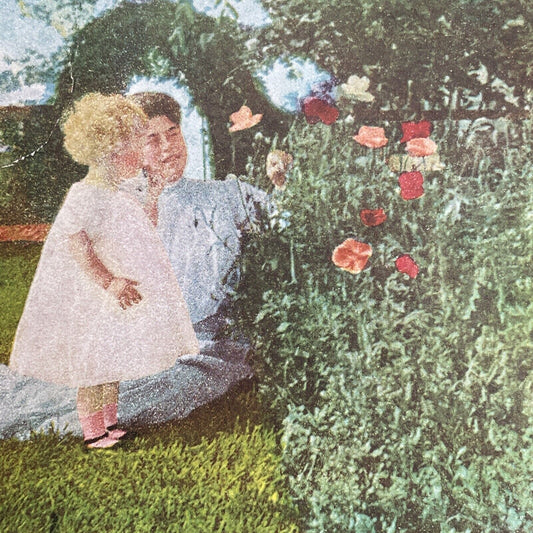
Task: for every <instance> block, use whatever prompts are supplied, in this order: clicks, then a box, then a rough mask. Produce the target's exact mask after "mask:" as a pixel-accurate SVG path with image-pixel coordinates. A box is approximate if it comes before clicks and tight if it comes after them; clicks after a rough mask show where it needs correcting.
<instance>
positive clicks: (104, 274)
mask: <svg viewBox="0 0 533 533" xmlns="http://www.w3.org/2000/svg"><path fill="white" fill-rule="evenodd" d="M69 249H70V252H71V253H72V255H73V256H74V258H75V259H76V261H77V263H78V264H79V265H80V267H81V268H82V270H83V271H84V272H85V273H86V274H87V275H88V276H89V277H90V278H91V280H93V281H94V282H95V283H97V284H98V285H100V287H102V288H103V289H104V290H106V291H109V292H110V293H111V294H113V296H115V298H116V299H117V300H118V303H119V304H120V306H121V307H122V309H126V307H130V306H131V305H133V304H136V303H139V302H140V301H141V299H142V296H141V295H140V293H139V292H138V291H137V289H136V288H135V285H137V284H138V282H137V281H133V280H131V279H127V278H119V277H115V276H114V275H113V274H112V272H110V271H109V270H108V269H107V267H106V266H105V265H104V263H102V261H101V260H100V258H99V257H98V256H97V255H96V252H95V250H94V246H93V243H92V241H91V239H90V238H89V235H87V232H86V231H84V230H81V231H78V233H75V234H74V235H70V237H69Z"/></svg>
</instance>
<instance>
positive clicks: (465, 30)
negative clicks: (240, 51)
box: [257, 0, 533, 111]
mask: <svg viewBox="0 0 533 533" xmlns="http://www.w3.org/2000/svg"><path fill="white" fill-rule="evenodd" d="M265 6H266V7H267V8H268V10H269V14H270V17H271V19H272V25H270V26H267V27H265V28H264V30H263V31H262V32H261V34H260V35H259V43H258V46H257V50H258V51H259V52H258V53H260V55H261V57H263V58H264V56H265V55H267V57H273V58H275V57H284V56H287V55H289V54H292V55H297V56H301V57H307V58H310V59H313V60H315V61H316V62H317V63H318V64H319V65H320V66H322V67H323V68H325V69H327V70H329V71H330V72H331V73H332V74H334V75H335V76H337V77H338V78H340V79H341V80H342V81H345V80H346V78H347V77H348V76H349V75H351V74H359V75H362V74H365V75H367V76H369V77H370V78H371V80H372V81H373V82H374V83H376V84H377V83H378V80H379V85H375V86H374V87H377V88H378V89H379V95H378V97H377V100H376V104H378V105H387V106H389V107H390V108H392V109H399V108H403V107H407V108H410V109H415V110H419V111H420V110H421V109H424V107H423V103H424V102H426V103H427V104H428V106H429V107H428V108H429V109H446V108H448V107H449V105H450V103H451V101H452V100H454V99H455V100H456V102H457V104H458V107H462V106H467V105H470V104H471V103H472V99H473V98H474V97H477V96H478V95H480V94H482V96H483V97H482V101H480V103H482V104H483V105H484V106H485V107H486V108H487V107H489V108H490V107H492V106H489V105H488V104H489V102H492V105H495V106H496V107H497V108H498V109H501V108H502V107H506V108H507V109H511V108H513V106H515V105H516V106H518V107H519V106H521V105H523V104H524V101H525V100H527V99H528V98H531V90H532V85H531V73H532V71H531V68H532V66H531V61H530V58H531V53H532V51H533V50H532V44H531V38H530V35H531V17H530V16H529V15H528V13H527V8H526V3H524V2H516V1H514V0H502V1H500V2H497V3H495V2H480V1H473V2H457V1H455V0H439V1H434V0H431V1H427V2H412V1H410V0H384V1H380V2H375V1H370V0H333V1H330V2H322V1H321V0H291V1H290V2H287V1H285V0H265ZM374 87H372V89H373V88H374ZM528 91H529V95H528ZM513 92H514V94H513ZM506 93H507V94H506ZM514 98H516V100H514Z"/></svg>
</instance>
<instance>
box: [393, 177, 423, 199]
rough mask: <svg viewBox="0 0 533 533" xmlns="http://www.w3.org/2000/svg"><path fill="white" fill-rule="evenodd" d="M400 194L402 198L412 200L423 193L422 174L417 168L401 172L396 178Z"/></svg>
mask: <svg viewBox="0 0 533 533" xmlns="http://www.w3.org/2000/svg"><path fill="white" fill-rule="evenodd" d="M398 183H399V184H400V194H401V196H402V198H403V199H404V200H414V199H416V198H420V196H422V195H423V194H424V187H423V186H422V184H423V183H424V176H422V173H421V172H419V171H418V170H414V171H413V172H402V173H401V174H400V177H399V178H398Z"/></svg>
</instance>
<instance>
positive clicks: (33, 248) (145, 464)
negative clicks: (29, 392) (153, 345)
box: [0, 244, 299, 533]
mask: <svg viewBox="0 0 533 533" xmlns="http://www.w3.org/2000/svg"><path fill="white" fill-rule="evenodd" d="M39 252H40V246H39V245H23V244H2V245H1V246H0V272H2V278H1V279H0V296H1V298H2V301H3V302H7V303H8V305H3V306H2V313H1V314H0V320H1V322H0V329H1V331H2V337H1V345H0V349H1V354H2V362H7V360H8V354H9V350H10V346H11V340H12V336H13V334H14V331H15V328H16V323H17V320H18V317H19V315H20V313H21V311H22V307H23V304H24V299H25V297H26V294H27V290H28V287H29V284H30V283H31V278H32V274H33V270H34V269H35V266H36V262H37V259H38V255H39ZM269 419H270V416H269V414H268V413H266V412H265V411H264V410H263V408H262V406H261V403H260V401H259V399H258V395H257V393H256V390H255V384H253V383H251V382H244V383H241V384H240V385H239V386H238V387H237V388H236V389H234V390H232V391H231V392H230V393H229V394H228V395H226V396H225V397H224V398H222V399H220V400H218V401H215V402H213V403H211V404H209V405H206V406H203V407H201V408H199V409H197V410H195V411H194V412H193V413H192V414H191V415H190V416H189V417H188V418H187V419H185V420H180V421H175V422H173V423H169V424H164V425H158V426H153V427H150V428H147V429H144V430H142V431H140V432H139V434H138V435H137V436H136V438H135V439H132V440H129V441H126V442H124V444H123V445H122V446H121V447H120V448H118V449H113V450H108V451H90V452H89V451H87V450H86V448H85V447H84V446H83V444H82V443H81V440H80V439H79V438H75V437H72V436H67V437H60V436H59V435H58V434H56V433H54V432H50V433H48V434H35V435H33V436H32V438H31V439H30V440H28V441H23V442H21V441H18V440H15V439H10V440H5V441H0V531H2V532H5V533H11V532H26V531H27V532H30V531H31V532H32V533H33V532H35V533H38V532H47V533H48V532H64V533H68V532H74V531H75V532H76V533H83V532H91V533H92V532H94V531H95V530H97V529H98V530H102V531H110V532H121V531H124V532H131V531H135V532H145V531H146V532H167V531H180V533H197V532H206V533H210V532H228V533H247V532H250V533H252V532H253V533H256V532H257V533H268V532H272V533H274V532H275V533H283V532H287V533H288V532H297V531H299V526H298V515H297V512H296V508H295V506H294V505H293V503H292V502H291V500H290V497H289V494H288V490H287V487H286V484H285V480H284V477H283V476H282V474H281V469H280V456H281V449H280V444H279V440H280V439H279V434H278V433H277V431H276V430H275V428H274V427H273V426H272V424H271V423H270V422H269Z"/></svg>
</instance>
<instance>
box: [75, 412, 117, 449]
mask: <svg viewBox="0 0 533 533" xmlns="http://www.w3.org/2000/svg"><path fill="white" fill-rule="evenodd" d="M79 419H80V424H81V428H82V430H83V440H84V442H85V444H86V445H87V447H88V448H111V446H114V445H115V444H116V443H117V442H118V439H115V438H113V437H111V436H110V435H109V434H108V432H107V431H106V427H105V424H104V413H103V411H98V412H96V413H93V414H91V415H87V416H80V417H79Z"/></svg>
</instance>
